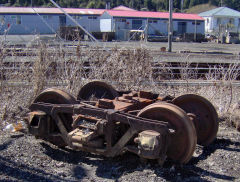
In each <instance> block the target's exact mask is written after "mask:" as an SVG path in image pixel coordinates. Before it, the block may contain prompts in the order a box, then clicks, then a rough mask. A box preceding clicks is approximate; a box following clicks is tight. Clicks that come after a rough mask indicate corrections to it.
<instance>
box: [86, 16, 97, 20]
mask: <svg viewBox="0 0 240 182" xmlns="http://www.w3.org/2000/svg"><path fill="white" fill-rule="evenodd" d="M88 19H91V20H95V19H97V17H96V16H89V17H88Z"/></svg>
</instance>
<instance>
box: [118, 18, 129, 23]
mask: <svg viewBox="0 0 240 182" xmlns="http://www.w3.org/2000/svg"><path fill="white" fill-rule="evenodd" d="M126 21H127V20H126V19H125V18H117V19H116V22H126Z"/></svg>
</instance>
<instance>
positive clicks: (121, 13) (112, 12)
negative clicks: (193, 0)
mask: <svg viewBox="0 0 240 182" xmlns="http://www.w3.org/2000/svg"><path fill="white" fill-rule="evenodd" d="M107 13H108V14H109V15H110V16H115V17H136V18H166V19H168V18H169V13H168V12H151V11H115V10H107ZM173 19H182V20H204V19H203V18H202V17H200V16H198V15H197V14H188V13H173Z"/></svg>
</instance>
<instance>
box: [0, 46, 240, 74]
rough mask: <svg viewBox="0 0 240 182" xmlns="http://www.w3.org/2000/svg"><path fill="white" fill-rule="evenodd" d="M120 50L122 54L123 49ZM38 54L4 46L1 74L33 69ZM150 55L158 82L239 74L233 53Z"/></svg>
mask: <svg viewBox="0 0 240 182" xmlns="http://www.w3.org/2000/svg"><path fill="white" fill-rule="evenodd" d="M76 47H77V46H75V45H73V46H72V45H71V46H70V45H65V47H64V48H63V49H61V50H60V51H56V50H55V48H54V47H50V48H48V49H47V54H48V56H55V57H66V58H67V57H79V55H78V53H77V49H76ZM82 47H84V46H82ZM121 50H123V51H124V49H121ZM39 51H40V50H39V48H34V47H32V48H26V47H7V48H4V49H2V50H0V53H2V55H3V59H2V60H3V64H2V66H1V67H0V71H1V72H2V73H4V72H5V71H11V72H13V71H16V70H17V71H18V70H27V69H29V68H30V69H32V66H33V62H34V61H33V60H34V59H32V58H34V57H37V56H39ZM91 51H94V52H96V54H98V53H102V52H104V51H111V50H110V49H91ZM88 53H89V48H88V49H84V48H83V49H82V50H81V55H80V56H83V57H84V56H87V54H88ZM149 54H150V56H152V57H153V62H152V69H153V77H154V78H159V79H182V78H183V77H184V75H188V76H189V75H190V78H194V79H198V78H203V79H208V75H209V74H214V75H215V77H216V78H218V79H221V78H222V77H223V76H225V75H223V73H224V74H226V73H228V72H231V74H235V75H239V74H238V73H239V71H240V65H239V61H240V55H235V54H232V53H221V52H220V53H219V52H189V51H183V52H178V53H176V52H175V53H166V52H159V51H156V50H153V51H149ZM25 57H26V58H27V59H25ZM75 60H78V59H75ZM83 69H84V70H85V71H86V72H89V71H90V70H91V65H90V63H89V62H87V61H85V62H84V67H83ZM236 79H240V76H236Z"/></svg>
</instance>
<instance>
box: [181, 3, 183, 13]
mask: <svg viewBox="0 0 240 182" xmlns="http://www.w3.org/2000/svg"><path fill="white" fill-rule="evenodd" d="M182 12H183V0H181V13H182Z"/></svg>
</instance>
